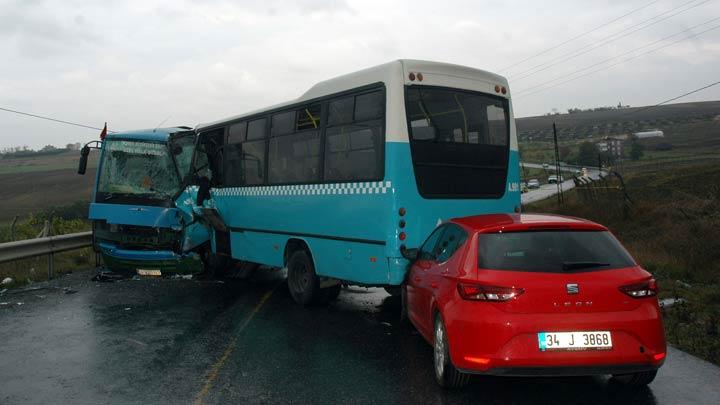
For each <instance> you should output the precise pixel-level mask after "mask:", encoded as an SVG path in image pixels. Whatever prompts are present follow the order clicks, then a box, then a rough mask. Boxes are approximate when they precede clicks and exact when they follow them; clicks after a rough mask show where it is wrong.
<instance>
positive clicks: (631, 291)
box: [620, 278, 658, 298]
mask: <svg viewBox="0 0 720 405" xmlns="http://www.w3.org/2000/svg"><path fill="white" fill-rule="evenodd" d="M620 291H622V292H624V293H625V294H627V295H629V296H631V297H633V298H645V297H653V296H655V295H657V293H658V288H657V282H656V281H655V279H654V278H651V279H650V280H648V281H644V282H642V283H637V284H629V285H624V286H622V287H620Z"/></svg>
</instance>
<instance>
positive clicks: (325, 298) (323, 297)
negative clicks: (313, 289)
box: [320, 284, 342, 304]
mask: <svg viewBox="0 0 720 405" xmlns="http://www.w3.org/2000/svg"><path fill="white" fill-rule="evenodd" d="M341 289H342V285H340V284H338V285H334V286H332V287H327V288H323V289H321V291H320V303H322V304H327V303H328V302H333V301H335V300H336V299H337V297H338V296H339V295H340V290H341Z"/></svg>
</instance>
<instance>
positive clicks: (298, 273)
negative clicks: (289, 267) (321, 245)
mask: <svg viewBox="0 0 720 405" xmlns="http://www.w3.org/2000/svg"><path fill="white" fill-rule="evenodd" d="M308 273H309V272H308V269H307V266H305V265H304V264H302V263H297V264H295V266H293V271H292V274H291V277H290V285H291V287H292V289H293V291H295V292H297V293H302V292H303V291H305V290H306V288H307V286H308V284H309V283H310V277H309V274H308Z"/></svg>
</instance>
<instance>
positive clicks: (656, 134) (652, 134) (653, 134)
mask: <svg viewBox="0 0 720 405" xmlns="http://www.w3.org/2000/svg"><path fill="white" fill-rule="evenodd" d="M633 135H635V137H636V138H637V139H645V138H662V137H664V136H665V134H664V133H663V131H660V130H658V129H653V130H652V131H642V132H635V133H634V134H633Z"/></svg>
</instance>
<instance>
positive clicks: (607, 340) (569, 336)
mask: <svg viewBox="0 0 720 405" xmlns="http://www.w3.org/2000/svg"><path fill="white" fill-rule="evenodd" d="M538 345H539V346H540V350H541V351H546V350H610V349H612V336H611V335H610V332H609V331H590V332H540V333H538Z"/></svg>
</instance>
